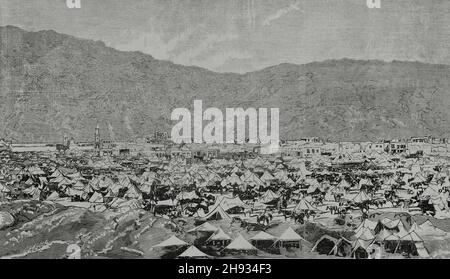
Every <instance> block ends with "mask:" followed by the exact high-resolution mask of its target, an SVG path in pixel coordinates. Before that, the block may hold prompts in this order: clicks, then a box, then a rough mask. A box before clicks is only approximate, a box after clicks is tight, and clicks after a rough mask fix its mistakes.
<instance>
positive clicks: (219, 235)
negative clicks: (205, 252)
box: [207, 228, 231, 242]
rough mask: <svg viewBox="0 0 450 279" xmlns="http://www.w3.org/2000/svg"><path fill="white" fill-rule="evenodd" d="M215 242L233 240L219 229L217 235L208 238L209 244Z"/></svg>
mask: <svg viewBox="0 0 450 279" xmlns="http://www.w3.org/2000/svg"><path fill="white" fill-rule="evenodd" d="M215 240H231V237H229V236H228V235H227V234H226V233H225V232H224V231H223V230H222V229H221V228H219V230H218V231H217V232H216V233H215V234H213V235H211V236H210V237H209V238H208V240H207V242H208V241H215Z"/></svg>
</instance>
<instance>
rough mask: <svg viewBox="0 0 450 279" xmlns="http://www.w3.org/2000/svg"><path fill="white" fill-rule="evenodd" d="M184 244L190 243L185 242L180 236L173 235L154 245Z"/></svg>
mask: <svg viewBox="0 0 450 279" xmlns="http://www.w3.org/2000/svg"><path fill="white" fill-rule="evenodd" d="M184 245H188V244H187V243H186V242H184V241H183V240H181V239H179V238H178V237H176V236H175V235H172V236H171V237H169V238H168V239H166V240H164V241H163V242H161V243H159V244H157V245H155V246H153V247H171V246H184Z"/></svg>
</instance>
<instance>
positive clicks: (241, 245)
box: [225, 234, 257, 251]
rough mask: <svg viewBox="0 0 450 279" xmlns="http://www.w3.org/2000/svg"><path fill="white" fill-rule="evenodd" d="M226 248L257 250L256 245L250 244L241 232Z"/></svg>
mask: <svg viewBox="0 0 450 279" xmlns="http://www.w3.org/2000/svg"><path fill="white" fill-rule="evenodd" d="M225 249H226V250H239V251H242V250H257V248H256V247H255V246H253V245H252V244H250V242H248V241H247V240H246V239H245V238H244V237H243V236H242V235H241V234H239V235H238V237H236V239H234V240H233V241H232V242H231V243H230V244H229V245H228V246H227V247H226V248H225Z"/></svg>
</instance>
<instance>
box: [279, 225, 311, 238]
mask: <svg viewBox="0 0 450 279" xmlns="http://www.w3.org/2000/svg"><path fill="white" fill-rule="evenodd" d="M301 240H302V241H306V239H304V238H303V237H301V236H300V235H299V234H298V233H296V232H295V231H294V230H293V229H292V228H291V227H288V228H287V229H286V230H285V231H284V232H283V233H282V234H281V236H280V237H279V238H278V241H301Z"/></svg>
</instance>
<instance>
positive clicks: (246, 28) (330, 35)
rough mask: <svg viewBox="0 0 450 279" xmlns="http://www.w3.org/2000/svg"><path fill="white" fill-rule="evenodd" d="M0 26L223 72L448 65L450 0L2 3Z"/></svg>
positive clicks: (55, 0) (50, 0)
mask: <svg viewBox="0 0 450 279" xmlns="http://www.w3.org/2000/svg"><path fill="white" fill-rule="evenodd" d="M0 7H1V10H0V24H1V25H16V26H18V27H21V28H24V29H27V30H33V31H37V30H42V29H53V30H55V31H58V32H61V33H66V34H70V35H74V36H77V37H82V38H89V39H94V40H102V41H104V42H105V43H106V44H107V45H109V46H111V47H114V48H117V49H120V50H140V51H142V52H145V53H148V54H151V55H152V56H153V57H155V58H158V59H165V60H171V61H173V62H175V63H179V64H184V65H197V66H201V67H205V68H208V69H211V70H214V71H220V72H241V73H242V72H247V71H252V70H257V69H261V68H264V67H267V66H272V65H276V64H279V63H284V62H288V63H297V64H302V63H308V62H312V61H321V60H325V59H330V58H337V59H338V58H343V57H347V58H356V59H381V60H387V61H390V60H394V59H395V60H410V61H422V62H429V63H443V64H450V51H449V50H450V0H381V8H380V9H369V8H368V7H367V5H366V0H297V1H295V0H159V1H158V0H126V1H125V0H81V8H80V9H69V8H67V6H66V0H0Z"/></svg>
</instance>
